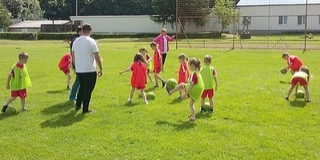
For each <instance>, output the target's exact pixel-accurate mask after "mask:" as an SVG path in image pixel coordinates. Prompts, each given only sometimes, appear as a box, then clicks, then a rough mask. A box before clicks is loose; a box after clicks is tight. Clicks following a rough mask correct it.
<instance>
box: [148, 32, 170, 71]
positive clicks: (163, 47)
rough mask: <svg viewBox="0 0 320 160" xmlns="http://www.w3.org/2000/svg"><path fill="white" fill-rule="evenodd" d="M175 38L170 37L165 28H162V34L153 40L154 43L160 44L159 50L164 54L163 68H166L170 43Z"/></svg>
mask: <svg viewBox="0 0 320 160" xmlns="http://www.w3.org/2000/svg"><path fill="white" fill-rule="evenodd" d="M174 37H175V36H171V37H170V36H168V35H167V30H166V29H165V28H162V30H161V33H160V34H159V36H157V37H156V38H154V39H153V42H156V43H157V44H158V47H159V50H160V51H161V54H162V66H164V63H165V61H166V57H167V53H168V52H169V41H173V40H174Z"/></svg>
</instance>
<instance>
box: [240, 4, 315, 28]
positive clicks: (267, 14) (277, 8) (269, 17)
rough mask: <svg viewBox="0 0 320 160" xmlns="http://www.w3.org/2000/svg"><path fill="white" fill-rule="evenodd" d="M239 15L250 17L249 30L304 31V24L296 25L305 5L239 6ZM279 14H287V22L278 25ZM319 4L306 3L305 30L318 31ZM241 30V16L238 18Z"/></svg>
mask: <svg viewBox="0 0 320 160" xmlns="http://www.w3.org/2000/svg"><path fill="white" fill-rule="evenodd" d="M238 8H239V9H240V12H241V15H242V16H244V15H246V16H249V17H251V25H249V30H251V32H256V33H257V32H258V33H259V32H260V31H261V32H267V31H269V32H271V33H279V32H283V31H285V32H286V31H287V32H290V31H291V32H295V31H304V30H305V25H304V24H302V25H298V16H304V15H305V14H306V5H289V6H288V5H274V6H239V7H238ZM279 16H287V17H288V18H287V24H284V25H279ZM319 16H320V4H309V5H308V18H307V30H308V31H320V22H319V21H320V19H319ZM239 22H240V23H239V24H238V27H239V31H242V28H243V26H242V24H241V22H242V17H241V18H240V20H239Z"/></svg>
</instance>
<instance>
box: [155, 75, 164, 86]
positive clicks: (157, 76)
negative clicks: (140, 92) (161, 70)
mask: <svg viewBox="0 0 320 160" xmlns="http://www.w3.org/2000/svg"><path fill="white" fill-rule="evenodd" d="M154 76H155V78H157V79H156V85H157V84H158V81H159V80H161V82H162V88H163V87H164V86H165V85H166V81H165V80H164V79H163V78H162V77H161V76H160V74H158V73H155V74H154Z"/></svg>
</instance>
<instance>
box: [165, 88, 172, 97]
mask: <svg viewBox="0 0 320 160" xmlns="http://www.w3.org/2000/svg"><path fill="white" fill-rule="evenodd" d="M166 92H167V94H168V95H171V92H170V90H169V89H168V88H167V87H166Z"/></svg>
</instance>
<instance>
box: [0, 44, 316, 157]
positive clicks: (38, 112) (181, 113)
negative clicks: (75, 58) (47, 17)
mask: <svg viewBox="0 0 320 160" xmlns="http://www.w3.org/2000/svg"><path fill="white" fill-rule="evenodd" d="M0 45H1V52H0V55H1V58H0V66H1V69H0V75H2V76H0V86H2V87H1V89H2V92H1V94H0V99H1V100H2V101H3V103H4V102H5V101H6V99H7V98H8V96H9V91H8V90H5V81H6V77H7V74H8V71H9V68H10V67H11V66H12V65H13V64H14V63H15V62H16V60H17V54H18V53H19V52H20V51H26V52H28V53H29V55H30V60H29V62H28V70H29V73H30V76H31V78H32V82H33V87H32V88H30V89H28V98H27V106H28V108H29V109H30V111H29V112H20V100H19V99H17V100H16V101H14V102H13V103H12V106H14V107H15V108H16V109H17V110H18V113H17V114H11V115H8V114H6V115H3V114H1V115H0V128H1V131H0V135H1V136H0V146H1V147H0V153H1V154H0V159H28V160H29V159H320V147H319V146H320V138H319V137H320V111H319V106H320V101H319V93H320V88H319V78H318V75H320V71H319V62H318V61H319V58H320V57H319V54H318V53H317V52H318V51H307V52H305V53H302V52H301V51H294V50H293V51H290V50H289V52H290V53H291V54H293V55H298V56H299V57H300V58H301V59H302V60H303V61H304V62H305V64H306V65H307V66H308V67H309V68H310V71H311V73H312V74H313V79H312V80H311V82H310V85H309V86H310V92H311V93H310V97H311V100H312V102H311V103H305V102H304V101H303V100H301V99H297V100H295V98H294V97H293V96H291V97H290V101H289V102H288V101H286V100H284V96H285V94H286V92H287V89H288V88H289V84H287V82H288V81H289V80H290V75H289V74H287V75H281V74H280V72H279V70H280V68H281V67H283V66H285V61H284V60H282V59H281V53H282V51H281V50H234V51H227V50H217V49H178V50H175V49H174V44H172V46H171V47H172V50H171V51H170V53H169V56H168V60H167V62H166V65H165V72H164V73H162V76H163V77H165V78H166V79H168V78H171V77H174V78H177V74H176V73H175V71H176V70H178V67H179V64H178V60H177V56H178V54H179V53H181V52H184V53H186V54H187V55H188V56H189V57H198V58H200V59H201V60H202V58H203V56H204V55H205V54H211V55H212V56H213V66H215V68H216V69H217V71H218V81H219V87H218V91H217V92H216V96H215V113H214V114H213V115H211V116H210V115H208V114H204V115H201V114H199V113H198V114H197V120H196V121H195V122H194V123H190V122H188V120H187V117H188V115H189V114H190V111H189V107H188V103H189V100H184V101H182V102H177V101H176V100H175V98H177V97H178V94H174V95H172V96H168V95H166V93H165V91H164V90H163V89H155V90H154V92H155V94H156V99H155V100H154V101H150V103H149V105H145V104H144V102H143V100H142V99H138V98H137V97H138V95H137V94H136V95H135V98H134V102H133V104H132V105H128V104H126V101H127V99H128V93H129V91H130V85H129V78H130V73H127V74H124V75H121V76H120V75H119V74H118V73H119V71H120V70H122V69H125V68H127V67H128V66H129V65H130V64H131V62H132V59H133V55H134V54H135V53H136V52H137V51H138V49H139V48H140V47H141V46H145V47H147V48H149V47H148V45H149V42H148V41H146V42H141V41H131V40H123V41H122V42H113V41H111V40H100V41H99V46H100V51H101V54H102V56H103V59H104V73H105V74H104V75H103V76H102V77H101V78H99V79H98V81H97V85H96V88H95V90H94V92H93V95H92V101H91V106H90V107H91V108H93V109H95V110H96V112H95V113H93V114H87V115H83V114H81V113H80V112H75V111H74V106H73V104H71V103H68V102H67V100H68V96H69V92H68V91H65V90H64V89H65V87H66V86H65V81H66V77H65V76H64V75H63V73H62V72H61V71H60V70H59V69H58V67H57V64H58V62H59V60H60V58H61V56H62V55H63V54H64V53H66V52H68V50H69V49H68V46H67V44H65V43H62V41H3V40H2V41H0ZM149 51H150V52H151V50H150V49H149ZM153 85H154V84H151V83H149V84H148V87H149V88H151V87H152V86H153ZM148 90H149V91H151V90H152V89H148ZM196 106H197V109H198V110H199V102H197V103H196Z"/></svg>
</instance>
